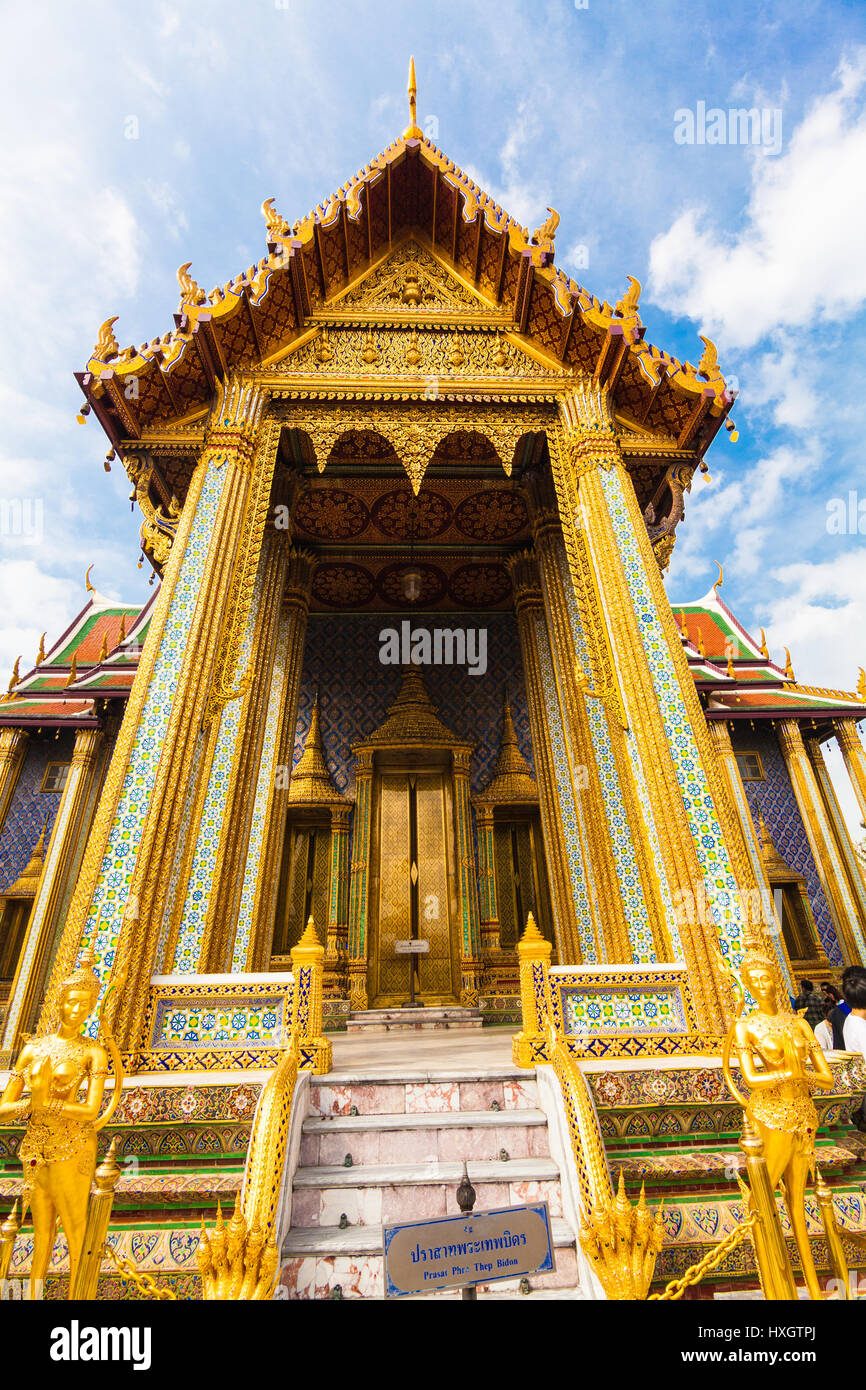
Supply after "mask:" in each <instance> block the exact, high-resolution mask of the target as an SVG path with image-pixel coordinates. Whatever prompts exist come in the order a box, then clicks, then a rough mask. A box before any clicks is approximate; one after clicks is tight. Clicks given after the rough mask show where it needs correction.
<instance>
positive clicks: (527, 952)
mask: <svg viewBox="0 0 866 1390" xmlns="http://www.w3.org/2000/svg"><path fill="white" fill-rule="evenodd" d="M517 954H518V956H519V958H520V1006H521V1011H522V1014H523V1028H522V1030H521V1031H520V1032H519V1033H516V1034H515V1035H514V1037H513V1039H512V1056H513V1058H514V1062H515V1065H516V1066H518V1067H534V1066H536V1064H537V1063H538V1062H549V1061H550V1060H551V1059H550V1058H549V1057H548V1056H547V1051H546V1047H547V1027H548V1022H549V1020H550V1017H551V1001H550V955H551V945H550V942H549V941H545V939H544V937H543V936H542V935H541V932H540V931H539V930H538V927H537V926H536V925H535V918H534V917H533V915H532V913H531V912H530V914H529V916H528V917H527V919H526V931H525V932H524V933H523V936H522V937H521V938H520V940H519V941H518V943H517Z"/></svg>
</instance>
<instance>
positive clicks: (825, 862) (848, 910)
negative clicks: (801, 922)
mask: <svg viewBox="0 0 866 1390" xmlns="http://www.w3.org/2000/svg"><path fill="white" fill-rule="evenodd" d="M776 731H777V733H778V736H779V747H780V748H781V750H782V755H783V757H784V759H785V766H786V767H787V769H788V776H789V777H790V779H791V786H792V787H793V788H794V796H795V798H796V801H797V805H798V807H799V808H800V815H801V816H802V818H803V824H804V826H805V827H806V835H807V836H808V839H809V844H810V846H811V849H812V857H813V859H814V861H815V867H816V868H817V870H818V875H819V877H820V879H821V883H822V885H823V888H824V892H825V893H826V895H827V901H828V902H829V903H830V905H831V908H832V911H833V917H834V919H835V922H836V930H837V932H838V934H839V944H840V946H841V947H842V954H843V956H844V958H845V963H846V964H847V965H857V964H860V963H863V962H866V936H864V921H863V918H862V916H861V915H860V913H859V912H858V906H857V903H856V901H855V899H854V896H853V894H852V892H851V886H850V883H849V881H848V875H847V872H846V869H845V863H844V860H843V858H842V856H841V854H840V852H839V848H838V845H837V843H836V836H835V835H834V833H833V825H832V822H831V820H830V817H829V814H828V812H827V809H826V807H825V805H824V799H823V797H822V795H821V788H820V785H819V782H818V779H817V777H816V775H815V767H814V764H813V762H812V759H811V758H810V757H809V754H808V752H807V751H806V746H805V744H804V742H803V736H802V733H801V732H800V725H799V724H798V722H797V720H796V719H781V720H779V722H778V724H777V725H776ZM822 761H823V760H822Z"/></svg>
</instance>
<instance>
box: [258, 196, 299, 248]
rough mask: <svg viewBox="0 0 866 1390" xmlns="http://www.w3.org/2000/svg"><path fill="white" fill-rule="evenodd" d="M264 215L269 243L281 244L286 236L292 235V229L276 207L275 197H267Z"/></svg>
mask: <svg viewBox="0 0 866 1390" xmlns="http://www.w3.org/2000/svg"><path fill="white" fill-rule="evenodd" d="M262 217H263V218H264V219H265V228H266V232H267V238H268V244H269V245H273V246H276V245H279V244H280V242H282V241H283V239H284V238H287V237H290V236H291V235H292V229H291V227H290V226H289V224H288V222H287V221H286V219H285V218H284V217H281V216H280V214H279V213H278V212H277V210H276V208H275V207H274V199H273V198H266V199H265V201H264V202H263V203H262Z"/></svg>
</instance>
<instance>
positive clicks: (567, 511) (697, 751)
mask: <svg viewBox="0 0 866 1390" xmlns="http://www.w3.org/2000/svg"><path fill="white" fill-rule="evenodd" d="M560 413H561V417H562V421H563V425H564V443H565V447H566V467H565V468H564V470H563V473H564V474H565V475H566V477H565V486H564V487H563V489H562V491H563V496H562V497H560V515H561V516H562V518H563V525H564V528H565V531H566V547H567V549H568V550H569V559H570V560H571V558H572V556H571V550H572V549H573V545H574V532H575V530H576V528H577V527H578V526H580V527H581V528H582V530H583V533H584V534H585V537H586V543H587V547H588V553H589V556H590V559H591V563H592V568H593V573H594V578H595V582H596V588H597V592H598V595H599V601H600V609H601V611H600V613H599V615H598V621H599V623H600V624H601V625H602V626H603V628H604V632H605V634H606V637H607V638H609V642H610V648H611V653H612V660H613V664H614V668H615V671H616V675H617V680H618V690H617V691H616V692H615V694H616V696H617V697H618V699H619V700H620V701H621V703H622V708H623V713H624V718H625V722H626V724H627V726H628V728H629V730H630V732H631V733H632V734H633V735H634V747H635V752H636V754H637V757H638V758H639V761H640V766H641V769H642V774H643V776H644V778H645V780H646V785H647V788H648V791H649V799H650V803H651V806H652V813H653V818H654V821H655V828H656V834H657V838H658V843H659V845H660V848H661V855H662V863H661V864H659V865H657V869H658V871H659V873H664V874H666V875H667V878H668V882H669V885H670V889H671V892H672V895H673V900H674V904H675V906H676V908H677V909H678V911H677V916H678V919H679V920H678V921H677V922H676V923H675V924H671V931H672V933H673V930H674V928H675V927H677V928H678V929H679V931H680V934H681V939H682V945H683V949H684V952H685V958H686V963H687V965H688V967H689V978H690V983H691V988H692V991H693V994H694V998H695V1004H696V1008H697V1012H698V1016H699V1021H700V1024H701V1026H702V1027H703V1028H707V1029H709V1030H711V1031H713V1032H719V1031H722V1029H723V1027H724V1026H725V1022H726V1018H727V1014H728V1010H729V997H730V996H729V990H728V986H727V981H726V979H725V976H724V973H723V968H722V967H721V965H720V964H719V962H718V959H717V956H716V950H717V948H718V947H720V948H721V951H722V953H724V954H726V955H727V956H728V957H729V958H730V960H731V961H732V963H733V964H734V965H736V964H737V963H738V962H739V960H740V958H741V956H742V951H743V933H742V922H741V915H740V903H741V901H742V891H743V890H744V889H745V890H748V889H750V888H755V887H756V884H755V880H754V874H753V872H752V870H751V867H750V866H749V865H748V864H747V863H746V864H744V863H743V862H742V856H741V855H740V854H739V853H738V851H739V846H738V844H737V833H736V830H735V827H734V825H733V824H730V825H728V824H724V822H725V820H726V818H727V815H728V808H726V807H725V806H724V805H723V795H722V790H721V782H720V779H719V775H718V771H717V769H716V767H715V763H714V759H713V755H712V750H711V748H710V745H709V739H708V736H707V733H706V724H705V721H704V719H703V715H702V713H701V709H700V703H699V701H698V699H697V695H696V692H695V689H694V682H693V681H692V679H691V676H690V673H689V671H688V666H687V663H686V662H685V659H684V657H683V653H682V644H681V642H680V641H679V639H678V634H675V631H674V630H675V627H676V625H675V623H674V620H673V616H672V614H671V612H670V605H669V604H668V601H667V596H666V594H665V591H664V586H663V584H662V582H661V576H660V574H659V570H658V565H657V563H656V560H655V557H654V555H653V553H652V547H651V546H650V543H649V538H648V536H647V534H646V528H645V526H644V524H643V520H642V517H641V513H640V509H639V507H638V504H637V498H636V497H635V493H634V487H633V485H632V483H631V479H630V478H629V477H628V474H627V473H626V471H625V469H624V467H623V465H622V461H621V458H620V452H619V445H618V442H617V439H616V435H615V433H614V428H613V421H612V415H611V406H610V400H609V397H608V395H607V393H606V392H605V391H604V390H602V389H600V388H598V387H596V386H595V385H593V384H592V383H591V382H589V381H584V382H581V383H579V384H578V386H577V387H576V389H575V390H574V392H573V393H572V394H570V395H569V396H568V397H564V398H561V400H560ZM575 479H579V492H578V496H577V498H575V496H574V481H575ZM569 529H570V530H571V536H570V537H569V534H568V532H569ZM735 870H736V871H735ZM704 900H706V901H707V902H708V904H709V911H708V912H707V913H706V917H707V919H708V920H703V921H702V920H700V914H697V913H695V912H694V911H693V910H691V911H690V910H689V909H691V908H692V905H693V904H695V903H696V902H700V903H703V902H704ZM684 905H687V909H686V911H682V910H681V909H682V908H683V906H684ZM690 915H691V917H692V920H691V921H690V920H689V916H690Z"/></svg>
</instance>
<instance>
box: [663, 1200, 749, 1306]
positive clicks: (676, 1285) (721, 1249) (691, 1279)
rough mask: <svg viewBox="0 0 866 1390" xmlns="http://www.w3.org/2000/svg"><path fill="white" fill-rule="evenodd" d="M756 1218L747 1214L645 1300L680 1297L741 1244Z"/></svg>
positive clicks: (670, 1299)
mask: <svg viewBox="0 0 866 1390" xmlns="http://www.w3.org/2000/svg"><path fill="white" fill-rule="evenodd" d="M757 1220H758V1218H757V1216H756V1215H755V1213H754V1212H752V1214H751V1216H747V1217H746V1218H745V1220H744V1221H743V1222H742V1224H741V1225H739V1226H738V1227H737V1229H736V1230H735V1231H731V1234H730V1235H729V1236H725V1238H724V1240H720V1241H719V1243H718V1245H714V1246H713V1248H712V1250H711V1251H710V1252H709V1254H707V1255H705V1256H704V1258H703V1259H702V1260H698V1262H697V1264H695V1265H690V1266H689V1268H688V1269H687V1270H686V1272H685V1274H683V1275H682V1276H681V1278H679V1279H672V1280H671V1282H670V1283H669V1284H668V1285H667V1286H666V1288H665V1290H664V1292H663V1293H651V1294H650V1296H649V1298H648V1299H647V1302H648V1303H653V1302H657V1303H664V1302H675V1301H676V1300H677V1299H678V1298H682V1296H683V1294H684V1293H685V1291H686V1289H688V1288H692V1287H693V1286H694V1285H695V1284H699V1283H700V1282H701V1280H702V1279H703V1277H704V1275H705V1274H709V1272H710V1270H711V1269H716V1268H717V1267H718V1266H719V1265H720V1264H721V1263H722V1260H723V1259H724V1258H725V1256H726V1255H729V1254H730V1253H731V1251H732V1250H736V1248H737V1246H738V1245H742V1243H743V1241H744V1240H745V1239H746V1236H747V1235H748V1234H749V1232H750V1231H751V1230H752V1229H753V1227H754V1226H755V1225H756V1224H757Z"/></svg>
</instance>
